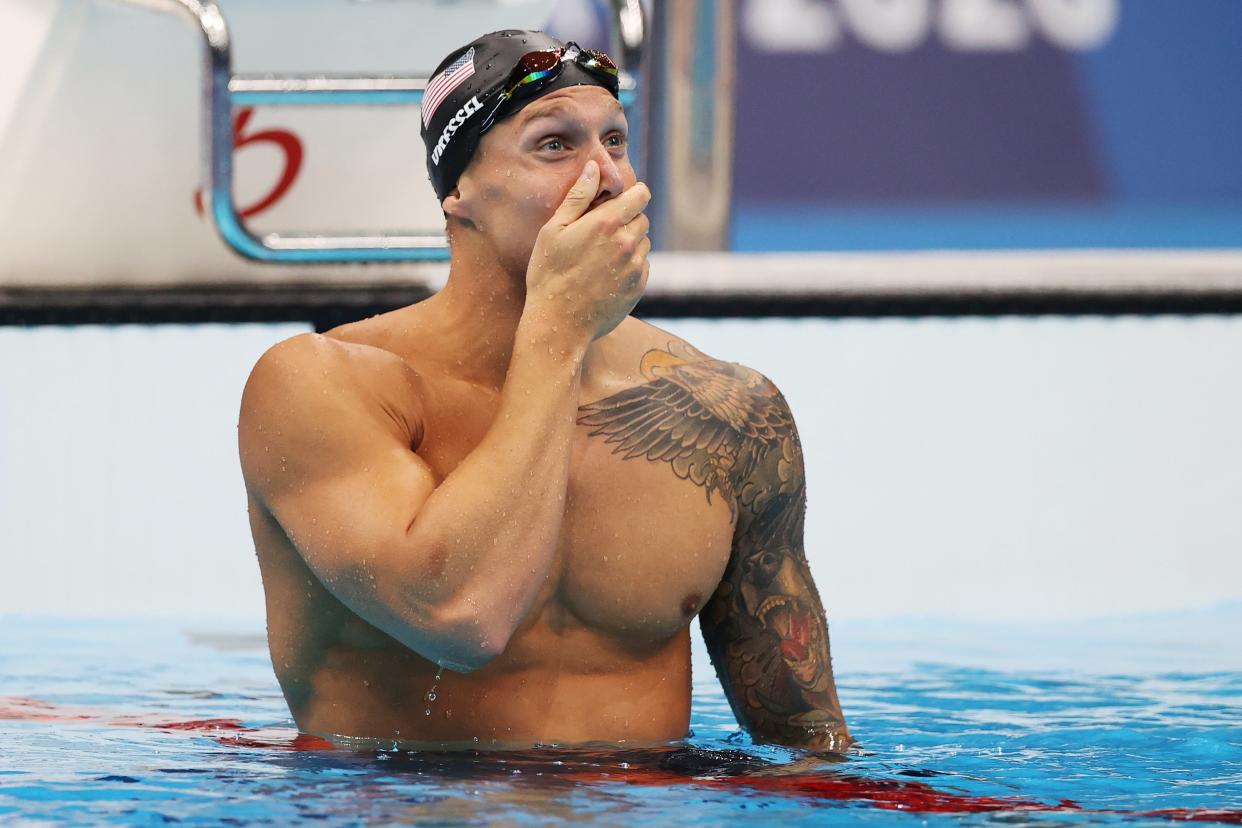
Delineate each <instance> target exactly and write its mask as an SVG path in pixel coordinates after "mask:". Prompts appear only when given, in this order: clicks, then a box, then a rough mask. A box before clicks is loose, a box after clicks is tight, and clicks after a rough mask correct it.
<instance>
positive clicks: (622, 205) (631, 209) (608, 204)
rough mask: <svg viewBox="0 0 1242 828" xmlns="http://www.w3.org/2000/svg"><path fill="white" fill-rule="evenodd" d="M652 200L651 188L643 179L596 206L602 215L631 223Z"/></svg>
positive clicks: (597, 211)
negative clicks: (648, 187)
mask: <svg viewBox="0 0 1242 828" xmlns="http://www.w3.org/2000/svg"><path fill="white" fill-rule="evenodd" d="M649 201H651V190H649V189H647V185H646V184H644V183H642V182H641V181H640V182H638V183H637V184H635V185H634V186H633V187H630V188H629V189H628V190H626V191H625V192H623V193H622V194H621V195H619V196H617V197H616V198H613V199H609V200H608V201H605V202H604V203H603V204H601V205H600V206H599V207H596V208H595V212H596V213H599V214H600V215H601V216H607V217H610V218H615V219H616V220H617V221H620V222H621V224H629V223H630V222H631V221H633V220H634V217H635V216H637V215H638V214H639V213H641V212H642V211H643V210H645V209H646V208H647V202H649Z"/></svg>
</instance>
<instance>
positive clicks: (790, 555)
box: [578, 342, 848, 748]
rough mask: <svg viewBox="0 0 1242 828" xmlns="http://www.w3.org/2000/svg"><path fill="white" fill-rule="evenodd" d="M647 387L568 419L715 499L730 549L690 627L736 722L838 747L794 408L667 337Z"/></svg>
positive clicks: (844, 738) (842, 740) (842, 738)
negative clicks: (728, 521) (728, 520)
mask: <svg viewBox="0 0 1242 828" xmlns="http://www.w3.org/2000/svg"><path fill="white" fill-rule="evenodd" d="M641 371H642V374H643V376H644V377H645V378H647V380H648V381H647V382H646V383H644V384H642V385H638V386H635V387H633V388H628V389H626V390H625V391H621V392H619V393H617V394H614V395H612V396H611V397H607V398H605V399H602V400H599V401H597V402H594V403H591V404H589V405H585V406H582V407H581V408H580V409H579V417H578V423H579V424H580V425H584V426H588V427H590V428H591V431H590V436H591V437H602V438H603V439H604V442H605V443H607V444H610V445H612V446H613V449H612V450H613V453H614V454H620V455H621V456H622V457H623V458H624V459H626V460H637V459H645V460H647V461H649V462H656V463H667V464H669V466H670V467H671V468H672V470H673V473H674V474H675V475H677V477H679V478H681V479H683V480H689V481H692V482H693V483H695V484H696V485H698V486H701V487H702V488H703V490H704V491H705V493H706V496H707V500H708V502H709V503H710V502H711V501H712V497H713V496H717V497H721V498H723V499H724V500H725V501H726V502H727V503H728V504H729V508H730V511H731V513H732V517H733V519H734V522H735V530H734V544H733V547H734V549H733V555H732V557H731V559H730V561H729V564H728V566H727V567H726V569H725V573H724V577H723V579H722V581H721V583H720V586H719V587H718V588H717V590H716V594H715V595H714V596H713V598H712V600H711V601H709V602H708V604H707V606H706V607H705V608H704V610H703V614H702V618H701V623H702V625H703V634H704V638H705V640H706V641H707V644H708V650H709V652H710V653H711V655H712V660H713V662H714V663H715V664H716V668H717V671H718V672H721V674H722V678H723V677H724V676H725V675H726V674H727V676H728V678H729V681H727V682H724V685H725V690H726V694H727V695H728V696H729V701H730V703H731V705H732V706H733V710H734V713H735V714H736V715H737V717H738V721H739V722H742V723H743V724H745V725H746V726H747V727H748V729H749V730H750V731H751V732H752V733H754V734H755V735H757V736H761V737H765V738H769V739H772V740H774V741H780V742H783V743H785V744H797V745H807V746H817V747H829V748H843V747H844V746H845V745H846V744H848V735H847V734H846V731H845V724H844V719H843V717H842V715H841V708H840V702H839V701H838V699H837V693H836V687H835V684H834V682H833V678H832V666H831V656H830V654H829V648H828V630H827V623H826V622H825V620H824V611H823V608H822V605H821V603H820V598H819V595H818V593H817V592H816V590H815V585H814V582H813V580H812V579H811V573H810V569H809V567H808V565H807V561H806V554H805V551H804V550H803V545H802V543H803V542H802V537H803V523H804V517H805V512H806V475H805V469H804V466H803V460H802V449H801V446H800V444H799V441H798V434H797V429H796V428H795V426H794V421H793V415H792V414H791V413H790V410H789V406H788V404H787V403H786V402H785V399H784V397H783V396H782V395H781V393H780V391H779V390H778V389H777V388H776V386H775V385H773V384H772V382H771V381H769V380H768V379H767V378H766V377H764V376H763V375H762V374H760V373H759V372H757V371H753V370H751V369H750V368H747V367H745V366H743V365H738V364H736V363H731V362H723V361H720V360H714V359H711V358H710V357H708V356H707V355H706V354H703V353H702V352H700V351H698V350H697V349H695V348H693V347H691V346H689V345H686V344H684V343H680V342H672V343H670V344H669V346H668V348H667V349H666V350H651V351H648V352H647V353H646V354H645V355H644V357H643V359H642V362H641Z"/></svg>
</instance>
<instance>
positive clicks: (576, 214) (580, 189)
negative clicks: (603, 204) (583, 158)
mask: <svg viewBox="0 0 1242 828" xmlns="http://www.w3.org/2000/svg"><path fill="white" fill-rule="evenodd" d="M598 192H599V164H598V163H597V162H596V161H595V159H591V160H590V161H587V162H586V166H585V167H583V168H582V174H581V175H579V176H578V180H577V181H575V182H574V183H573V186H572V187H570V188H569V192H567V193H565V199H564V200H563V201H562V202H561V206H560V207H557V208H556V212H555V213H553V214H552V219H551V221H550V222H549V223H551V224H558V225H560V226H561V227H565V226H567V225H569V224H572V223H573V222H575V221H577V220H578V219H579V218H581V217H582V214H583V213H585V212H586V211H587V208H588V207H590V206H591V202H592V201H594V200H595V195H596V193H598Z"/></svg>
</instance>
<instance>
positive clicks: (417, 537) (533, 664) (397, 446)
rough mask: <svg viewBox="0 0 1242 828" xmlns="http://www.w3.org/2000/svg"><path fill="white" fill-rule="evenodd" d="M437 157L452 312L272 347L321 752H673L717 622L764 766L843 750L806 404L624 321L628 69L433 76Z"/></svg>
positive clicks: (637, 217) (540, 44)
mask: <svg viewBox="0 0 1242 828" xmlns="http://www.w3.org/2000/svg"><path fill="white" fill-rule="evenodd" d="M423 136H424V142H425V143H426V145H427V150H428V169H429V170H430V172H431V177H432V183H433V185H434V186H435V188H436V191H437V194H438V195H439V196H440V199H441V206H442V208H443V211H444V213H445V216H446V219H447V226H448V233H449V239H450V246H451V250H452V261H451V269H450V277H449V280H448V283H447V285H446V286H445V287H444V289H443V290H441V291H440V292H439V293H437V294H436V295H434V296H432V297H431V298H429V299H427V300H425V301H422V302H418V303H416V304H414V305H411V306H409V307H405V308H401V309H399V310H395V311H392V312H391V313H386V314H382V315H380V316H376V317H373V318H370V319H366V320H364V321H361V322H356V323H353V324H350V325H345V326H342V327H339V328H336V329H334V330H332V331H329V332H328V333H326V334H324V335H318V334H303V335H300V336H296V337H293V338H292V339H289V340H286V341H284V342H281V343H279V344H277V345H275V346H274V347H272V348H271V349H270V350H269V351H268V352H267V353H265V354H264V355H263V357H262V358H261V359H260V360H259V362H258V364H257V365H256V366H255V368H254V371H253V373H252V374H251V376H250V379H249V382H248V383H247V385H246V390H245V393H244V396H243V399H242V406H241V420H240V425H239V432H240V433H239V441H240V451H241V460H242V468H243V471H244V474H245V479H246V488H247V494H248V500H249V507H250V522H251V528H252V531H253V534H254V539H255V546H256V548H257V550H258V557H259V563H260V567H261V569H262V574H263V585H264V589H265V592H266V599H267V615H268V637H269V643H270V649H271V655H272V663H273V665H274V667H275V671H276V675H277V678H278V679H279V681H280V685H281V688H282V690H283V691H284V694H285V698H286V699H287V701H288V703H289V708H290V710H291V711H292V714H293V717H294V720H295V721H296V722H297V725H298V727H299V728H300V729H301V730H302V731H304V732H307V733H312V734H318V735H322V736H326V737H329V738H332V737H337V736H351V737H363V738H375V739H384V740H389V739H391V740H397V741H400V742H406V743H414V744H437V745H455V744H459V743H463V744H465V745H472V744H474V743H476V742H477V743H480V744H481V745H487V746H518V745H532V744H560V745H565V744H574V743H583V742H614V743H619V742H626V743H627V744H631V745H632V744H635V743H659V742H669V741H673V740H677V739H680V738H682V737H684V736H685V735H686V733H687V730H688V726H689V721H690V632H689V625H690V622H691V620H692V619H693V618H694V616H695V615H700V618H701V626H702V630H703V635H704V637H705V639H706V642H707V646H708V650H709V651H710V653H711V656H712V659H713V661H714V664H715V666H716V670H717V673H718V675H719V677H720V680H721V682H722V684H723V685H724V689H725V692H726V694H727V695H728V697H729V700H730V702H731V704H732V706H733V710H734V712H735V714H736V715H737V718H738V721H739V722H740V723H741V724H742V725H743V726H744V727H746V728H747V729H748V730H749V731H750V732H751V733H752V734H753V735H754V737H755V738H756V739H758V740H764V741H775V742H780V743H784V744H789V745H797V746H805V747H811V748H819V749H830V750H832V749H836V750H840V749H843V748H844V747H846V746H847V745H848V744H849V743H850V737H849V734H848V731H847V729H846V726H845V721H844V718H843V716H842V714H841V708H840V703H839V701H838V699H837V693H836V688H835V685H834V682H833V677H832V667H831V660H830V656H829V648H828V630H827V625H826V623H825V620H824V612H823V609H822V607H821V605H820V600H819V597H818V595H817V593H816V590H815V586H814V584H813V583H812V581H811V574H810V571H809V569H808V567H807V562H806V556H805V553H804V551H803V546H802V536H803V532H802V530H803V515H804V511H805V502H806V500H805V488H804V474H803V460H802V453H801V449H800V446H799V443H798V436H797V432H796V430H795V428H794V422H793V418H792V416H791V414H790V412H789V408H788V406H787V405H786V403H785V401H784V399H783V397H782V396H781V394H780V392H779V391H778V390H777V389H776V387H775V386H774V385H772V383H771V382H769V381H768V380H767V379H766V378H764V377H763V376H762V375H760V374H759V373H757V372H755V371H753V370H751V369H749V368H745V367H743V366H741V365H737V364H734V363H729V362H722V361H719V360H715V359H712V358H711V357H709V356H707V355H705V354H703V353H701V352H699V351H698V350H696V349H695V348H693V347H691V346H690V345H689V344H688V343H686V342H684V341H682V340H680V339H679V338H677V337H676V336H673V335H672V334H669V333H667V332H665V331H662V330H660V329H659V328H656V327H654V326H652V325H649V324H647V323H645V322H642V321H640V320H637V319H635V318H633V317H631V316H629V315H628V314H629V312H630V311H631V310H632V309H633V307H634V305H635V304H636V303H637V301H638V299H639V297H640V296H641V294H642V291H643V288H644V286H645V285H646V281H647V273H648V265H647V253H648V250H649V249H650V242H649V241H648V239H647V230H648V222H647V218H646V217H645V216H644V215H643V212H642V211H643V209H644V208H645V206H646V204H647V201H648V199H649V198H650V193H649V191H648V190H647V187H646V186H645V185H644V184H641V183H638V182H637V181H636V178H635V174H634V171H633V169H632V168H631V167H630V163H629V159H628V156H627V126H626V119H625V115H624V113H623V111H622V109H621V106H620V104H619V103H618V101H617V81H616V72H615V67H613V66H612V63H611V61H609V60H608V59H607V57H606V56H603V55H601V54H599V53H594V52H587V51H583V50H580V49H578V48H577V47H576V46H574V45H572V44H570V45H569V47H567V48H565V44H562V43H560V42H559V41H556V40H553V39H552V38H550V37H548V36H547V35H545V34H542V33H538V32H525V31H507V32H497V33H492V34H490V35H486V36H484V37H482V38H479V39H478V40H476V41H475V42H474V43H472V44H469V45H468V46H465V47H462V48H461V49H458V50H455V51H454V52H453V53H451V54H450V55H449V56H448V57H447V58H446V59H445V60H444V62H443V63H441V65H440V67H439V68H438V69H437V70H436V73H435V74H434V75H433V80H432V82H431V84H430V85H429V89H428V94H427V97H426V98H425V104H424V129H423Z"/></svg>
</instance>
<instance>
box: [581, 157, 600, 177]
mask: <svg viewBox="0 0 1242 828" xmlns="http://www.w3.org/2000/svg"><path fill="white" fill-rule="evenodd" d="M598 169H599V164H596V163H595V160H594V159H592V160H590V161H588V162H586V166H585V167H583V168H582V177H583V178H591V177H592V176H594V175H595V172H596V170H598Z"/></svg>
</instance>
